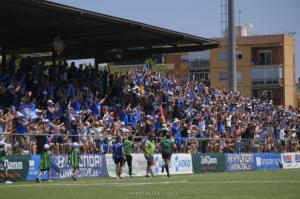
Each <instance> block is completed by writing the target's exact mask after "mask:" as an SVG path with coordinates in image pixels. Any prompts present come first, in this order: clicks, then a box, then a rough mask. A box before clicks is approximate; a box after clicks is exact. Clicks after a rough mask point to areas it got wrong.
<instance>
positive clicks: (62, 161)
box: [55, 156, 67, 169]
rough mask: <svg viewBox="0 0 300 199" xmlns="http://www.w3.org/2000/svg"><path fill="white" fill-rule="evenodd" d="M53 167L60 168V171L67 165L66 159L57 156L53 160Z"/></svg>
mask: <svg viewBox="0 0 300 199" xmlns="http://www.w3.org/2000/svg"><path fill="white" fill-rule="evenodd" d="M55 165H56V166H57V167H58V168H60V169H61V168H64V167H66V165H67V158H66V157H64V156H57V157H56V158H55Z"/></svg>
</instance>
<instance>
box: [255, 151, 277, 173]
mask: <svg viewBox="0 0 300 199" xmlns="http://www.w3.org/2000/svg"><path fill="white" fill-rule="evenodd" d="M254 156H255V169H257V170H275V169H281V164H280V154H279V153H255V154H254Z"/></svg>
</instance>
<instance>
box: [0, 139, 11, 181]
mask: <svg viewBox="0 0 300 199" xmlns="http://www.w3.org/2000/svg"><path fill="white" fill-rule="evenodd" d="M6 153H7V152H6V151H5V148H4V142H2V141H0V171H1V172H2V171H4V178H5V179H4V183H5V184H12V182H11V181H9V180H8V160H7V159H6Z"/></svg>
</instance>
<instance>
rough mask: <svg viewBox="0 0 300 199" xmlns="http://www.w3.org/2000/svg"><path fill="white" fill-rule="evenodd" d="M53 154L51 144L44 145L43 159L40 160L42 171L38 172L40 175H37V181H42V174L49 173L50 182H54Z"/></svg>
mask: <svg viewBox="0 0 300 199" xmlns="http://www.w3.org/2000/svg"><path fill="white" fill-rule="evenodd" d="M51 155H52V152H51V150H50V146H49V145H48V144H45V145H44V150H43V152H42V153H41V160H40V173H39V174H38V176H37V177H36V181H37V182H38V183H41V176H42V175H43V174H44V173H46V172H47V173H48V182H52V180H51V172H50V169H51Z"/></svg>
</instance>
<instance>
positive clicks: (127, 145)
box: [124, 135, 134, 177]
mask: <svg viewBox="0 0 300 199" xmlns="http://www.w3.org/2000/svg"><path fill="white" fill-rule="evenodd" d="M132 139H133V137H132V135H129V136H128V138H127V139H126V140H125V141H124V152H125V156H126V162H127V165H128V170H129V176H130V177H132V156H131V153H132V151H133V148H134V142H133V141H132Z"/></svg>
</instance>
